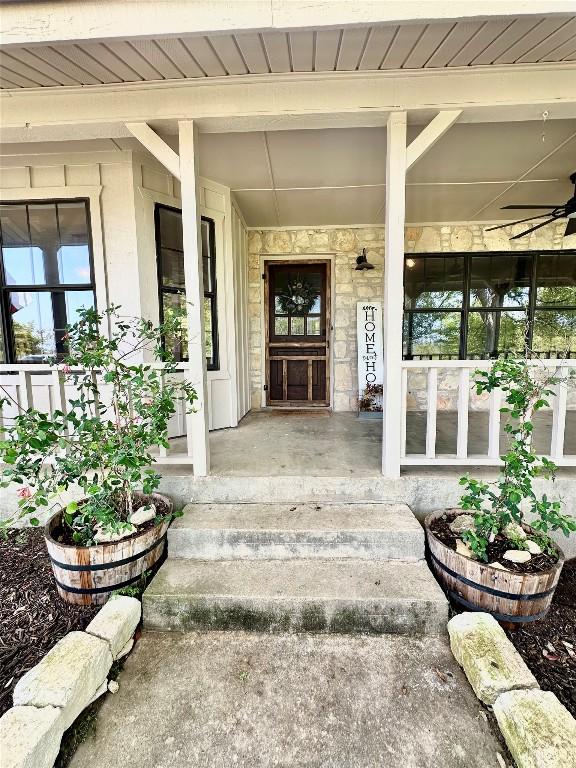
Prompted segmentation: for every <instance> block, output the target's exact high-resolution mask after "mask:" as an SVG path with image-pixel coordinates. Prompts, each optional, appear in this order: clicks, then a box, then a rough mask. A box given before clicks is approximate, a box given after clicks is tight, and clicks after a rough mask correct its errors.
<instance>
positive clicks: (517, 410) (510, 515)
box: [460, 359, 576, 560]
mask: <svg viewBox="0 0 576 768" xmlns="http://www.w3.org/2000/svg"><path fill="white" fill-rule="evenodd" d="M560 383H564V382H563V380H562V379H561V378H560V376H559V375H558V372H556V371H553V372H548V371H546V370H545V369H544V368H542V367H539V366H537V365H534V364H530V362H528V361H527V360H523V359H522V360H497V361H496V362H494V364H493V365H492V367H491V368H490V370H489V371H482V370H477V371H476V372H475V384H476V392H477V393H478V394H479V395H480V394H482V393H484V392H492V391H493V390H495V389H500V390H501V391H502V392H503V393H504V395H505V402H506V405H505V406H504V407H503V408H501V409H500V412H501V413H502V414H505V415H506V418H507V422H506V424H505V426H504V430H505V432H506V433H507V436H508V438H509V445H508V450H507V451H506V453H505V454H504V455H503V456H502V457H501V459H502V462H503V467H502V470H501V472H500V475H499V477H498V480H497V481H496V482H495V483H486V482H483V481H481V480H475V479H473V478H470V477H467V476H466V477H462V478H461V479H460V485H462V486H464V487H465V489H466V492H465V494H464V495H463V496H462V499H461V501H460V505H461V507H462V508H463V509H466V510H471V511H473V512H474V520H475V526H474V529H470V530H468V531H464V533H463V534H462V538H463V540H464V541H465V542H466V543H467V544H468V545H469V547H470V548H471V549H472V551H473V552H474V553H475V554H476V555H477V556H478V557H479V558H480V559H482V560H488V557H487V548H488V545H489V543H490V542H492V541H493V540H494V538H495V537H496V536H498V535H501V534H503V532H504V529H505V528H506V526H507V525H508V524H509V523H512V522H515V523H517V524H520V525H521V524H522V521H523V520H524V517H525V514H526V513H527V512H528V513H530V517H531V519H530V525H531V526H532V527H533V528H534V529H535V530H537V531H539V532H540V536H539V538H538V540H537V543H538V544H540V545H541V547H542V549H543V550H544V551H548V552H550V551H555V550H554V549H553V544H552V542H551V539H550V537H549V536H548V535H547V534H548V531H556V530H561V531H562V532H563V533H564V534H565V535H566V536H568V535H569V534H570V532H571V531H576V519H575V518H573V517H570V516H568V515H564V514H562V511H561V502H560V501H551V500H550V499H549V498H548V496H547V495H546V494H542V496H538V495H537V494H536V492H535V490H534V488H533V481H534V479H535V478H536V477H546V478H548V479H551V480H553V479H554V477H555V474H556V469H557V467H556V465H555V464H554V463H553V462H552V461H550V460H549V459H547V458H546V457H545V456H538V455H537V454H536V453H535V451H534V449H533V446H532V432H533V429H534V424H533V421H532V418H533V415H534V414H535V413H536V412H537V411H539V410H541V409H542V408H546V407H549V398H550V397H551V396H552V395H553V394H554V390H553V387H554V386H556V385H557V384H560ZM532 518H533V519H532ZM506 538H508V539H509V540H513V541H512V543H513V544H514V545H515V546H518V544H519V541H518V539H517V538H516V539H515V538H514V535H513V534H512V535H511V536H510V535H507V536H506Z"/></svg>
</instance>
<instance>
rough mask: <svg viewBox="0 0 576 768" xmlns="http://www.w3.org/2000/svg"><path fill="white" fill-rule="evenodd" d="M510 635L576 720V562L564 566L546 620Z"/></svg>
mask: <svg viewBox="0 0 576 768" xmlns="http://www.w3.org/2000/svg"><path fill="white" fill-rule="evenodd" d="M507 634H508V637H509V638H510V640H511V641H512V642H513V643H514V646H515V647H516V650H517V651H518V652H519V653H520V655H521V656H522V658H523V659H524V661H525V662H526V664H527V665H528V666H529V667H530V669H531V670H532V674H533V675H534V677H535V678H536V680H538V683H539V684H540V687H541V688H542V689H543V690H545V691H552V692H553V693H555V694H556V696H557V697H558V698H559V699H560V701H561V702H562V704H564V706H565V707H566V709H568V710H569V711H570V712H571V713H572V714H573V715H574V717H576V560H569V561H568V562H567V563H565V564H564V568H563V569H562V573H561V575H560V581H559V583H558V586H557V588H556V592H555V593H554V599H553V601H552V606H551V607H550V611H549V613H548V615H547V616H546V618H545V619H544V620H543V621H535V622H533V623H531V624H526V625H525V626H524V627H522V628H521V629H516V630H514V631H512V632H508V633H507Z"/></svg>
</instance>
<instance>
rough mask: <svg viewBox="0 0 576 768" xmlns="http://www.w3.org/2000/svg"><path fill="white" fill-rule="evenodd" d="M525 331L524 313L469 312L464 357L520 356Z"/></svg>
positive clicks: (525, 320)
mask: <svg viewBox="0 0 576 768" xmlns="http://www.w3.org/2000/svg"><path fill="white" fill-rule="evenodd" d="M526 330H527V316H526V313H525V312H508V311H501V312H470V314H469V316H468V357H469V358H470V357H472V358H480V359H483V358H489V357H498V356H499V355H506V354H517V355H523V354H524V350H525V338H526Z"/></svg>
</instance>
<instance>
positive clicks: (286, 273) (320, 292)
mask: <svg viewBox="0 0 576 768" xmlns="http://www.w3.org/2000/svg"><path fill="white" fill-rule="evenodd" d="M264 279H265V284H266V290H265V301H266V387H267V392H266V402H267V404H268V405H276V406H290V407H298V406H322V405H330V386H329V377H330V365H329V356H330V355H329V352H330V350H329V347H330V338H329V337H330V320H329V318H330V262H328V261H325V260H317V261H309V262H305V263H303V262H279V261H274V262H266V265H265V274H264Z"/></svg>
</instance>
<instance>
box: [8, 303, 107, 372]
mask: <svg viewBox="0 0 576 768" xmlns="http://www.w3.org/2000/svg"><path fill="white" fill-rule="evenodd" d="M93 305H94V294H93V292H92V291H42V292H21V291H12V292H11V293H10V313H11V317H12V328H13V333H14V348H15V362H21V363H39V362H46V361H48V359H49V358H51V357H57V358H61V357H62V356H63V355H64V354H65V353H66V347H65V343H64V339H63V337H64V334H65V333H66V326H67V325H71V324H72V323H74V322H76V320H77V319H78V310H79V309H80V307H91V306H93Z"/></svg>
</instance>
